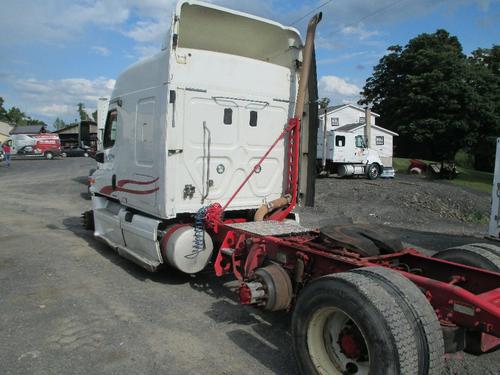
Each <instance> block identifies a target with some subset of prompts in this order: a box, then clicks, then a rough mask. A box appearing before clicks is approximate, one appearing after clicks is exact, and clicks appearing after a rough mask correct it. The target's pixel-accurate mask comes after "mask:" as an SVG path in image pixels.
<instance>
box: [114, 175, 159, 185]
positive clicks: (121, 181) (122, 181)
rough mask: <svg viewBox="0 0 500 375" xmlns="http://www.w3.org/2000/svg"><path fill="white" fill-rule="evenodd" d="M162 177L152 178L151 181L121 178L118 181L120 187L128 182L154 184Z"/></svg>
mask: <svg viewBox="0 0 500 375" xmlns="http://www.w3.org/2000/svg"><path fill="white" fill-rule="evenodd" d="M159 179H160V177H156V178H155V179H154V180H151V181H136V180H120V181H118V182H117V184H116V185H117V186H118V187H122V186H123V185H127V184H135V185H149V184H153V183H155V182H156V181H158V180H159Z"/></svg>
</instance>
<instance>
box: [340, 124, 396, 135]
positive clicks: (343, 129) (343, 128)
mask: <svg viewBox="0 0 500 375" xmlns="http://www.w3.org/2000/svg"><path fill="white" fill-rule="evenodd" d="M364 127H365V124H360V123H359V122H356V123H354V124H347V125H342V126H339V127H338V128H335V129H334V131H341V132H352V131H354V130H356V129H359V128H364ZM372 128H374V129H378V130H380V131H382V132H386V133H388V134H390V135H392V136H395V137H397V136H399V134H398V133H396V132H393V131H392V130H389V129H386V128H383V127H381V126H378V125H372Z"/></svg>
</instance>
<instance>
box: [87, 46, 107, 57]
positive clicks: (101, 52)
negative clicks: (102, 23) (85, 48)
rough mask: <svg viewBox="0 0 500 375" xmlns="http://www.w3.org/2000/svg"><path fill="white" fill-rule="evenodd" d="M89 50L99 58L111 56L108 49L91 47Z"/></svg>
mask: <svg viewBox="0 0 500 375" xmlns="http://www.w3.org/2000/svg"><path fill="white" fill-rule="evenodd" d="M91 50H92V51H94V52H95V53H97V54H98V55H101V56H109V55H110V54H111V51H110V50H109V48H106V47H103V46H92V47H91Z"/></svg>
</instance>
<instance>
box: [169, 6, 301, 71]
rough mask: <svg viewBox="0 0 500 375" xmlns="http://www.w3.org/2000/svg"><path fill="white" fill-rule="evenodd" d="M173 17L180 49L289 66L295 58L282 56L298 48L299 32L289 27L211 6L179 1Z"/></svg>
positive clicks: (299, 45)
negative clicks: (175, 19) (176, 23)
mask: <svg viewBox="0 0 500 375" xmlns="http://www.w3.org/2000/svg"><path fill="white" fill-rule="evenodd" d="M175 15H176V17H177V18H178V19H179V20H180V21H179V27H178V30H177V31H178V44H177V46H178V47H180V48H192V49H202V50H208V51H214V52H221V53H227V54H232V55H238V56H243V57H249V58H253V59H257V60H261V61H266V62H270V63H274V64H278V65H283V66H287V67H290V65H291V60H294V59H295V58H296V57H295V58H293V59H291V58H290V56H286V55H288V54H289V53H290V52H291V51H292V50H295V51H297V50H298V49H300V48H301V47H302V41H301V38H300V33H299V32H298V30H297V29H295V28H293V27H286V26H283V25H281V24H279V23H277V22H274V21H271V20H267V19H265V18H261V17H257V16H254V15H251V14H248V13H243V12H238V11H234V10H231V9H227V8H223V7H219V6H216V5H213V4H208V3H204V2H200V1H194V0H187V1H180V2H179V3H178V4H177V8H176V12H175ZM292 53H293V52H292ZM295 53H296V52H295ZM297 55H298V53H297Z"/></svg>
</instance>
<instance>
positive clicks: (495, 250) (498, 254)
mask: <svg viewBox="0 0 500 375" xmlns="http://www.w3.org/2000/svg"><path fill="white" fill-rule="evenodd" d="M434 258H439V259H443V260H449V261H450V262H455V263H460V264H465V265H466V266H472V267H478V268H483V269H485V270H488V271H494V272H500V248H499V247H498V246H494V245H490V244H482V243H474V244H470V245H463V246H457V247H452V248H450V249H446V250H442V251H439V252H437V253H436V254H434Z"/></svg>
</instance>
